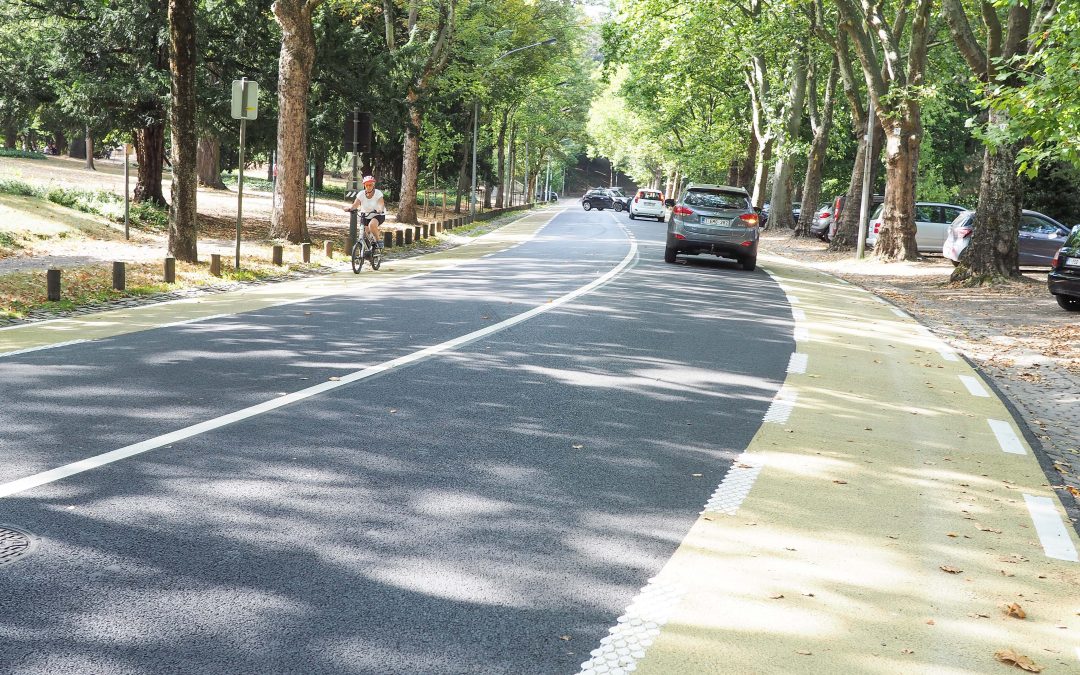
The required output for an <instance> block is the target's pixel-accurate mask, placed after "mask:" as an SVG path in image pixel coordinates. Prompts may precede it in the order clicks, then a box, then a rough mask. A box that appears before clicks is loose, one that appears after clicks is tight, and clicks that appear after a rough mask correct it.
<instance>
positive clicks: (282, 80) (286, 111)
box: [270, 0, 318, 244]
mask: <svg viewBox="0 0 1080 675" xmlns="http://www.w3.org/2000/svg"><path fill="white" fill-rule="evenodd" d="M317 4H318V3H317V2H312V1H311V0H275V2H274V4H273V10H274V18H275V19H276V20H277V22H278V24H279V25H280V26H281V52H280V55H279V56H278V126H277V170H278V174H277V182H276V183H275V186H274V208H273V211H272V212H271V216H270V236H271V237H273V238H277V239H288V240H289V241H290V242H292V243H294V244H299V243H300V242H302V241H307V240H308V230H307V190H306V185H305V179H306V178H307V151H308V114H307V110H308V91H309V89H310V88H311V71H312V68H313V67H314V65H315V30H314V29H313V28H312V25H311V13H312V11H313V10H314V8H315V6H316V5H317Z"/></svg>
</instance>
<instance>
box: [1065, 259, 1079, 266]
mask: <svg viewBox="0 0 1080 675" xmlns="http://www.w3.org/2000/svg"><path fill="white" fill-rule="evenodd" d="M1065 264H1066V265H1068V266H1069V267H1080V258H1065Z"/></svg>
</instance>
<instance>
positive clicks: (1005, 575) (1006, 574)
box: [1001, 570, 1016, 577]
mask: <svg viewBox="0 0 1080 675" xmlns="http://www.w3.org/2000/svg"><path fill="white" fill-rule="evenodd" d="M1001 576H1003V577H1015V576H1016V575H1015V574H1013V573H1012V572H1006V571H1005V570H1001Z"/></svg>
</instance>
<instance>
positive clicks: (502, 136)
mask: <svg viewBox="0 0 1080 675" xmlns="http://www.w3.org/2000/svg"><path fill="white" fill-rule="evenodd" d="M509 116H510V110H509V109H507V110H504V111H503V115H502V120H501V121H500V122H499V140H498V141H497V142H498V144H499V158H498V162H497V164H498V169H497V174H498V176H499V177H498V178H497V179H496V180H497V182H498V186H499V194H498V196H496V197H495V208H497V209H501V208H503V206H507V205H508V204H507V203H506V200H505V199H504V195H503V193H504V192H505V191H506V126H507V120H508V118H509Z"/></svg>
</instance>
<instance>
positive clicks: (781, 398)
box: [762, 387, 799, 424]
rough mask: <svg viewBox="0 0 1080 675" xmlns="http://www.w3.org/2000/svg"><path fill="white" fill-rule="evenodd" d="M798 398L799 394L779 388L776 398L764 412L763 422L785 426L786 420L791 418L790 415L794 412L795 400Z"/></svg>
mask: <svg viewBox="0 0 1080 675" xmlns="http://www.w3.org/2000/svg"><path fill="white" fill-rule="evenodd" d="M798 397H799V394H798V393H797V392H796V391H795V390H794V389H790V388H788V387H781V388H780V391H779V392H777V394H776V398H774V399H773V402H772V403H770V404H769V409H768V410H767V411H765V418H764V420H762V421H764V422H771V423H773V424H787V421H788V418H789V417H791V413H792V411H793V410H795V399H797V398H798Z"/></svg>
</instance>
